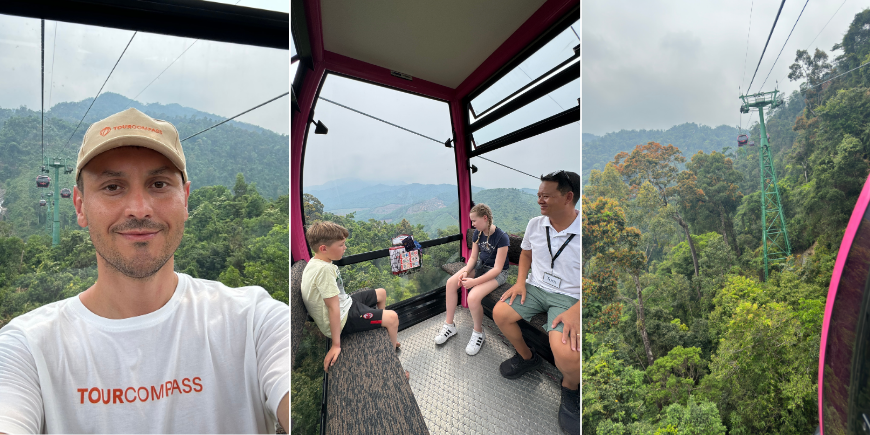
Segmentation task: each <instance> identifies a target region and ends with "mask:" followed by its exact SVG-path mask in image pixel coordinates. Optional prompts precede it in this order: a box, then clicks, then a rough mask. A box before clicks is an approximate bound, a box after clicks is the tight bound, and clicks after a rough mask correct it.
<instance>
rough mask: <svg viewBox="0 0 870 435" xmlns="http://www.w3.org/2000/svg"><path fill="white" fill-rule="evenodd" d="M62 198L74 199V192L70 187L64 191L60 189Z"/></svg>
mask: <svg viewBox="0 0 870 435" xmlns="http://www.w3.org/2000/svg"><path fill="white" fill-rule="evenodd" d="M60 197H61V198H70V197H72V191H70V190H69V188H68V187H64V188H63V189H60Z"/></svg>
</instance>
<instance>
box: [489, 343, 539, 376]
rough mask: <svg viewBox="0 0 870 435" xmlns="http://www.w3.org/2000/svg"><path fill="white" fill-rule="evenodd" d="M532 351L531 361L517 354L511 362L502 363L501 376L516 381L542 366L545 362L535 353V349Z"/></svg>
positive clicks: (500, 367)
mask: <svg viewBox="0 0 870 435" xmlns="http://www.w3.org/2000/svg"><path fill="white" fill-rule="evenodd" d="M531 351H532V358H531V359H523V357H522V356H520V354H519V352H517V353H515V354H514V356H512V357H511V358H510V359H509V360H507V361H505V362H503V363H501V366H499V368H498V370H499V371H500V372H501V375H502V376H504V377H505V378H508V379H516V378H518V377H520V376H522V375H523V374H524V373H525V372H527V371H529V370H532V369H534V368H536V367H538V366H539V365H541V363H542V362H544V360H542V359H541V357H539V356H538V354H537V353H535V350H534V349H531Z"/></svg>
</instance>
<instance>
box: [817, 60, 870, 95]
mask: <svg viewBox="0 0 870 435" xmlns="http://www.w3.org/2000/svg"><path fill="white" fill-rule="evenodd" d="M868 64H870V61H868V62H864V63H862V64H861V65H858V66H856V67H855V68H852V69H850V70H849V71H846V72H844V73H843V74H840V75H837V76H834V77H831V78H829V79H827V80H825V81H823V82H821V83H819V84H817V85H815V86H810V87H808V88H806V89H812V88H816V87H819V86H821V85H823V84H825V83H828V82H829V81H831V80H834V79H835V78H837V77H842V76H844V75H846V74H849V73H850V72H852V71H855V70H856V69H858V68H862V67H864V65H868Z"/></svg>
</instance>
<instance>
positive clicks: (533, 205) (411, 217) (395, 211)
mask: <svg viewBox="0 0 870 435" xmlns="http://www.w3.org/2000/svg"><path fill="white" fill-rule="evenodd" d="M416 186H420V185H416ZM423 187H424V188H428V191H430V192H431V191H434V188H435V187H437V186H435V187H433V186H429V185H423ZM453 188H454V189H455V186H454V187H453ZM357 195H360V196H364V195H366V189H362V190H360V191H358V192H357ZM416 195H419V193H417V194H416ZM366 196H368V197H375V195H366ZM318 199H319V198H318ZM473 200H474V201H475V202H476V203H484V204H486V205H488V206H490V207H491V208H492V210H493V217H494V221H495V223H496V225H497V226H498V227H499V228H501V229H503V230H505V231H507V232H509V233H513V234H521V233H523V232H525V230H526V225H527V224H528V223H529V219H531V218H533V217H535V216H539V215H540V214H541V213H540V208H539V207H538V204H537V197H536V196H535V195H531V194H529V193H526V192H524V191H522V190H520V189H483V190H478V191H476V192H474V193H473ZM389 201H390V200H389V199H386V198H385V199H383V200H381V201H380V202H387V203H389ZM398 201H400V199H394V200H393V202H394V204H392V205H390V206H386V207H385V206H377V207H368V208H364V209H361V210H360V209H357V210H356V211H355V212H354V213H353V218H354V219H355V220H357V221H363V222H366V221H368V220H369V219H374V220H377V221H383V222H386V223H398V222H401V221H402V219H404V220H407V221H408V222H409V223H410V224H411V225H423V230H424V231H426V232H427V233H429V235H430V236H431V237H435V235H436V234H437V233H438V230H439V229H445V228H447V227H448V226H456V225H458V223H459V217H458V216H457V214H458V212H459V202H458V201H456V200H454V201H452V202H450V203H446V202H444V201H443V200H442V199H441V198H440V197H438V196H436V197H432V198H429V199H426V200H425V201H420V202H417V203H414V204H410V205H402V204H395V202H398ZM380 202H379V203H380ZM359 205H364V203H359Z"/></svg>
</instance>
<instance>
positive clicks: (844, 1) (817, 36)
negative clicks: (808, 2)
mask: <svg viewBox="0 0 870 435" xmlns="http://www.w3.org/2000/svg"><path fill="white" fill-rule="evenodd" d="M846 1H847V0H843V3H840V7H839V8H837V10H836V11H834V14H833V15H831V18H828V22H827V23H825V25H824V26H822V30H819V33H816V37H815V38H813V40H812V41H810V43H809V44H807V48H806V49H805V50H804V51H809V49H810V47H812V46H813V42H816V39H819V35H821V34H822V32H824V31H825V27H828V24H830V23H831V20H833V19H834V17H835V16H836V15H837V12H840V9H841V8H842V7H843V5H844V4H846ZM786 77H788V73H785V75H784V76H782V78H781V79H779V81H783V80H785V78H786Z"/></svg>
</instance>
